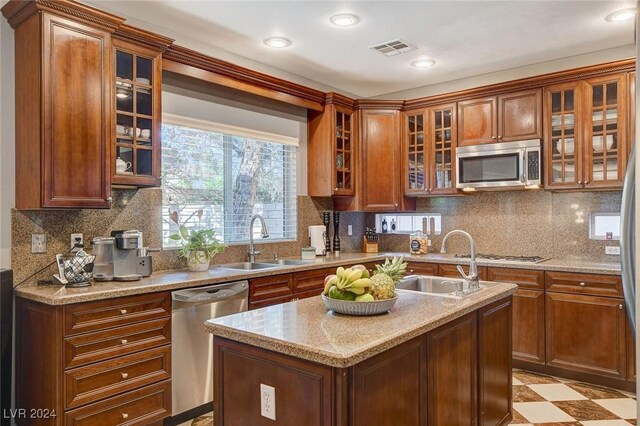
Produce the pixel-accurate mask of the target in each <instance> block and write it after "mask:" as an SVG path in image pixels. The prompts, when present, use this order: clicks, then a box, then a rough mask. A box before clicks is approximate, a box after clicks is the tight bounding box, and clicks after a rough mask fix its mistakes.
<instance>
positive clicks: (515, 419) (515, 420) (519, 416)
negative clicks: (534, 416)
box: [511, 408, 529, 425]
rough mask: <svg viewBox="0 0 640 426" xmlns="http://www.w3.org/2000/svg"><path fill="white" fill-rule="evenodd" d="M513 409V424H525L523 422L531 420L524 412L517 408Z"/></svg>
mask: <svg viewBox="0 0 640 426" xmlns="http://www.w3.org/2000/svg"><path fill="white" fill-rule="evenodd" d="M512 411H513V420H511V424H512V425H513V424H523V423H529V421H528V420H527V419H525V418H524V417H523V416H522V414H520V413H518V410H516V409H515V408H514V409H513V410H512Z"/></svg>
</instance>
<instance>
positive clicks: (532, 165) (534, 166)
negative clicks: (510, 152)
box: [527, 151, 540, 180]
mask: <svg viewBox="0 0 640 426" xmlns="http://www.w3.org/2000/svg"><path fill="white" fill-rule="evenodd" d="M527 165H528V167H527V178H528V180H539V179H540V151H530V152H528V153H527Z"/></svg>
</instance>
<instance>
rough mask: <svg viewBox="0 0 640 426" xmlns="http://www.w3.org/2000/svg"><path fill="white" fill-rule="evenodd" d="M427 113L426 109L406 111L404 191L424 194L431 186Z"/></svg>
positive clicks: (408, 193) (407, 193)
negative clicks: (427, 142)
mask: <svg viewBox="0 0 640 426" xmlns="http://www.w3.org/2000/svg"><path fill="white" fill-rule="evenodd" d="M426 132H427V114H426V112H425V111H424V110H419V111H407V112H406V113H405V133H404V143H403V149H404V161H405V162H406V163H405V167H404V168H403V170H404V179H405V183H404V193H405V194H406V195H424V194H425V192H426V191H427V188H428V187H429V185H430V183H429V182H428V179H429V166H428V164H429V161H430V160H429V159H428V158H427V149H426V145H425V134H426Z"/></svg>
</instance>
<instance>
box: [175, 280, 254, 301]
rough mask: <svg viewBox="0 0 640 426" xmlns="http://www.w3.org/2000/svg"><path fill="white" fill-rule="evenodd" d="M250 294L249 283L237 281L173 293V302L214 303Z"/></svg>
mask: <svg viewBox="0 0 640 426" xmlns="http://www.w3.org/2000/svg"><path fill="white" fill-rule="evenodd" d="M248 292H249V282H248V281H237V282H232V283H225V284H216V285H212V286H208V287H197V288H189V289H185V290H178V291H174V292H172V293H171V299H172V300H173V302H174V303H175V302H180V303H184V304H203V303H212V302H217V301H220V300H224V299H229V298H232V297H235V296H237V295H238V294H241V293H248Z"/></svg>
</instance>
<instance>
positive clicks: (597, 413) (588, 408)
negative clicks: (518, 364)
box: [511, 370, 637, 426]
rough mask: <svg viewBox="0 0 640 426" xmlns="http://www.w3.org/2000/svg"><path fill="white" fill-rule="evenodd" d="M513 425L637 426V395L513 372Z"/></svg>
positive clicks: (522, 372)
mask: <svg viewBox="0 0 640 426" xmlns="http://www.w3.org/2000/svg"><path fill="white" fill-rule="evenodd" d="M513 408H514V410H513V422H512V423H511V424H512V425H520V426H524V425H548V426H551V425H553V426H556V425H585V426H597V425H601V426H622V425H635V424H636V410H637V409H636V396H635V395H634V394H631V393H627V392H622V391H618V390H614V389H609V388H605V387H600V386H595V385H589V384H585V383H580V382H574V381H570V380H565V379H560V378H556V377H550V376H543V375H540V374H535V373H530V372H528V371H522V370H514V371H513Z"/></svg>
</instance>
